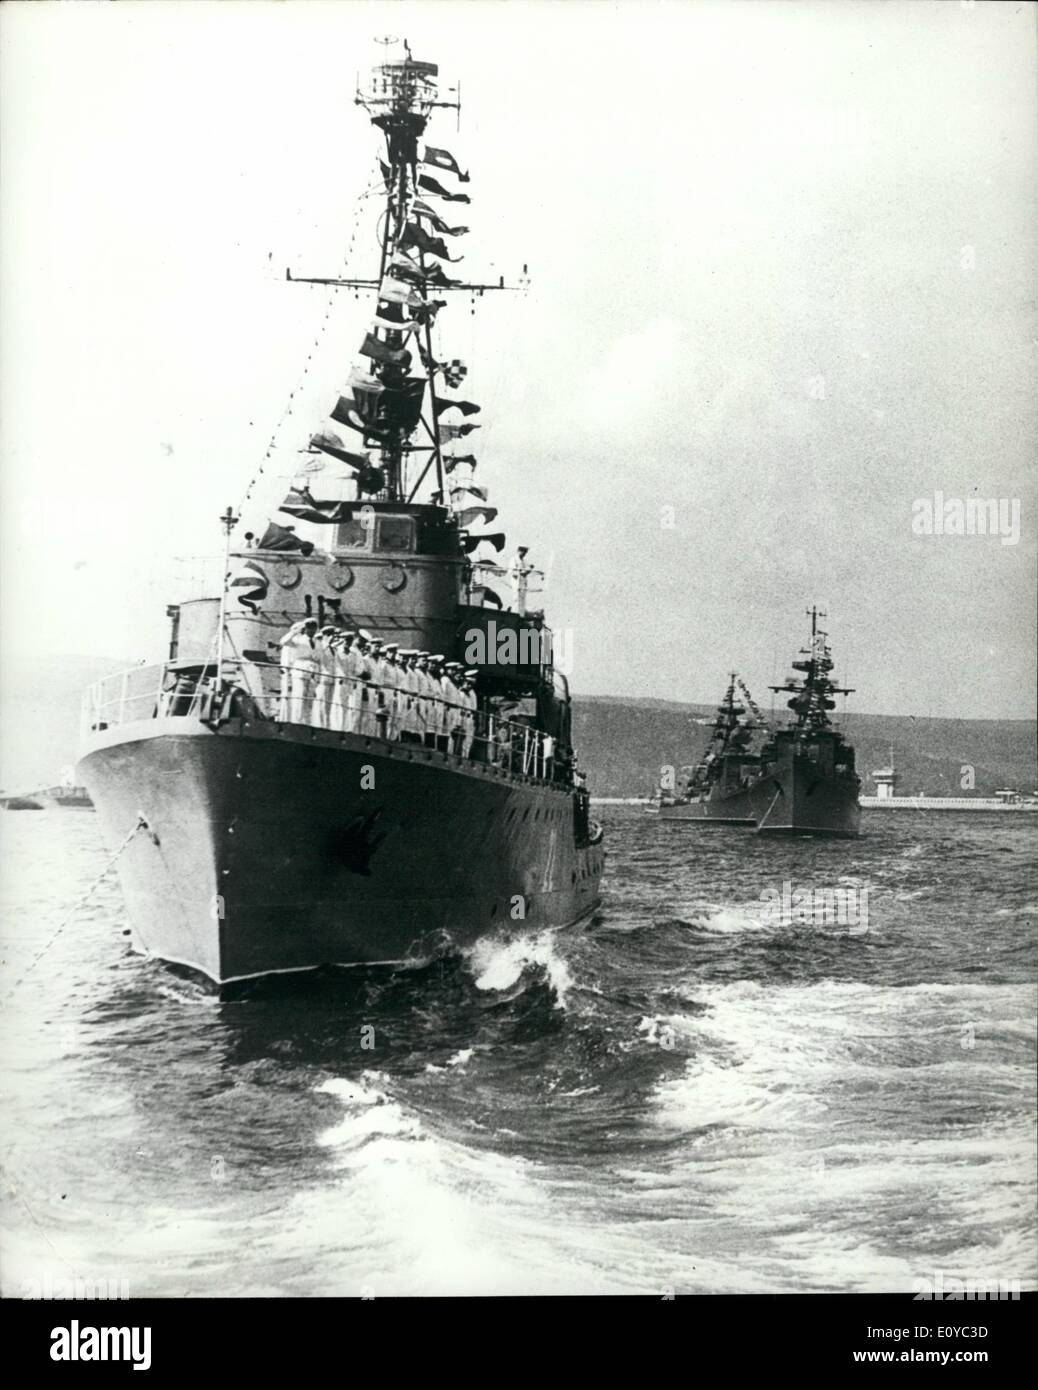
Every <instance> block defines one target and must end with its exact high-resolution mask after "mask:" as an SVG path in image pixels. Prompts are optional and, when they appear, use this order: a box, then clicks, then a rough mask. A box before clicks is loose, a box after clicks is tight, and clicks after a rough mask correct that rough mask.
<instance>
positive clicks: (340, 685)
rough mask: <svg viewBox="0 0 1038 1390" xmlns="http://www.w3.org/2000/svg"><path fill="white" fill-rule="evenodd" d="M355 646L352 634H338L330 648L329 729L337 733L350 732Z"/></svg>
mask: <svg viewBox="0 0 1038 1390" xmlns="http://www.w3.org/2000/svg"><path fill="white" fill-rule="evenodd" d="M352 646H353V633H352V632H336V634H335V636H334V637H333V638H332V640H331V643H330V647H331V653H332V677H333V679H332V698H331V701H330V703H329V706H328V727H329V729H335V730H336V732H337V733H340V734H341V733H346V732H347V731H348V727H349V725H348V721H349V701H350V692H351V687H352V681H351V679H350V649H351V648H352Z"/></svg>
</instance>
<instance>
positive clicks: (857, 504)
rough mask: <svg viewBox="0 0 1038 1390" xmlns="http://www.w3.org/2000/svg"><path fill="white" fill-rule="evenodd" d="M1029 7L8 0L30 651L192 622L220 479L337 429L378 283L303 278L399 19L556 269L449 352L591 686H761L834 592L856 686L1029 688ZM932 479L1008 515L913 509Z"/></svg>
mask: <svg viewBox="0 0 1038 1390" xmlns="http://www.w3.org/2000/svg"><path fill="white" fill-rule="evenodd" d="M1035 20H1036V9H1035V6H1034V5H1031V4H1020V5H1011V4H1006V5H992V4H969V3H966V4H961V3H956V0H939V2H937V3H928V2H927V0H908V2H906V0H886V2H885V3H879V0H808V2H807V3H797V2H796V0H764V3H753V0H746V3H738V4H736V3H731V0H722V3H710V2H709V0H701V2H697V0H683V2H682V3H673V4H652V3H648V0H628V2H627V3H623V2H622V3H618V4H600V3H595V2H594V0H567V3H558V0H553V2H552V3H546V4H542V3H532V2H531V3H528V2H527V0H509V3H503V0H448V3H436V0H431V2H430V0H423V3H421V4H412V3H409V0H400V3H396V4H390V5H384V4H379V3H365V0H351V2H349V3H336V0H319V3H314V4H311V3H306V0H288V3H261V2H260V0H255V2H254V0H238V2H237V3H235V4H233V5H226V4H223V5H210V4H208V3H196V2H195V0H184V3H179V0H178V2H176V3H172V2H171V3H162V0H159V2H158V3H151V4H140V3H128V2H127V0H118V3H115V4H104V5H94V4H91V3H83V4H77V5H74V6H69V5H62V4H57V3H47V0H44V3H40V4H28V3H9V4H4V5H3V6H0V132H2V134H0V189H2V202H0V306H2V317H0V397H2V411H0V461H2V467H0V503H2V512H0V518H2V519H0V567H2V568H0V603H2V613H0V620H2V621H0V660H2V661H3V662H4V663H8V664H10V665H12V666H15V667H17V665H18V663H20V662H23V661H25V660H26V659H27V658H30V657H35V656H39V655H46V656H56V655H61V654H66V653H76V654H91V655H97V656H105V657H112V658H117V659H123V658H125V659H128V660H133V661H136V660H139V659H142V658H146V659H161V656H162V655H163V652H164V646H165V640H166V628H167V623H166V618H165V605H166V604H167V603H168V602H170V601H175V600H176V599H177V598H181V597H187V596H189V586H190V583H191V580H192V578H193V575H194V572H196V571H198V570H200V569H204V568H205V566H204V565H203V564H202V562H201V561H199V562H198V563H197V564H196V563H195V562H194V560H193V559H192V558H191V557H212V556H214V555H217V554H218V553H219V550H220V545H221V533H220V528H219V525H218V521H217V518H218V516H219V513H220V512H222V511H223V509H224V508H225V507H226V506H227V505H228V504H230V505H232V506H234V507H235V508H236V509H237V508H238V507H239V506H240V505H241V503H242V500H243V497H244V495H245V492H246V489H247V487H248V486H249V484H250V480H251V479H252V478H253V476H254V475H255V474H256V471H257V469H258V468H260V466H261V465H264V466H265V467H266V474H265V475H263V476H262V477H261V479H260V482H259V483H258V484H257V485H256V486H255V487H254V489H253V492H252V493H251V494H250V497H251V499H252V500H253V501H255V500H256V499H257V498H258V497H260V496H261V495H269V494H270V489H271V488H273V489H274V491H275V492H277V491H278V490H279V489H280V486H281V481H280V479H281V475H282V473H284V471H285V470H286V469H287V470H288V472H289V473H290V472H291V471H292V465H293V462H294V460H295V459H296V458H297V451H298V450H299V449H300V448H301V447H303V445H304V444H305V443H306V440H307V439H308V438H309V435H310V434H311V433H312V432H313V431H314V430H316V429H319V428H321V427H322V426H323V425H324V424H325V416H326V413H327V411H328V410H329V409H330V408H331V406H332V404H333V402H334V400H335V396H336V394H337V391H338V389H339V387H341V385H342V384H343V381H344V378H345V374H346V371H347V369H348V367H349V365H350V362H351V360H352V358H353V356H354V355H355V349H356V347H357V346H358V345H359V343H360V340H361V338H362V336H363V333H364V331H365V330H366V327H367V325H368V322H369V320H370V314H371V305H370V302H369V301H365V300H364V299H358V298H356V297H355V296H354V295H353V294H351V293H346V292H340V293H338V294H336V293H329V292H327V291H325V290H322V289H311V288H307V287H302V286H296V285H289V284H287V283H286V281H285V279H284V272H285V268H286V267H291V268H292V269H293V271H294V273H296V274H300V275H302V274H311V275H313V274H318V275H320V274H336V273H342V271H343V267H344V265H345V266H346V268H347V271H348V272H349V273H352V274H355V275H359V276H363V275H368V274H371V273H373V268H374V267H375V265H376V264H377V262H376V242H375V220H374V219H375V213H376V210H377V209H376V202H377V200H375V199H372V198H370V197H369V198H364V197H363V196H362V195H363V194H365V193H366V192H367V191H368V190H370V188H371V174H372V170H373V169H374V167H375V160H376V159H377V156H378V153H379V142H378V140H377V139H376V132H375V131H374V130H373V129H372V127H371V126H370V125H369V123H368V121H367V118H366V116H365V114H364V112H363V111H362V110H361V109H360V108H358V107H357V106H355V104H354V101H353V97H354V92H355V82H356V74H357V73H358V72H362V71H364V70H366V69H367V68H368V67H369V66H370V65H371V64H372V63H373V62H374V61H377V60H378V58H379V57H380V56H381V55H384V52H385V50H384V49H379V47H378V45H377V44H376V43H375V40H376V39H377V38H380V37H387V36H395V37H398V38H400V37H405V36H406V37H407V38H408V39H409V41H410V44H411V48H412V51H413V52H414V54H415V56H416V57H419V58H425V59H428V60H431V61H434V62H437V63H439V65H440V68H441V73H443V74H444V77H445V80H446V81H447V82H449V83H453V82H454V81H455V80H457V81H460V84H461V97H462V111H461V115H460V127H459V124H458V121H457V120H456V118H455V116H454V113H441V114H439V115H438V116H436V117H435V118H434V120H433V122H432V123H431V125H430V128H429V131H428V135H429V139H430V141H431V142H432V143H434V144H438V145H441V146H446V147H447V148H448V149H450V150H452V151H453V152H454V153H455V154H456V155H457V157H458V159H459V160H460V162H461V164H462V166H463V167H468V168H470V169H471V175H472V181H471V183H470V184H469V185H467V190H468V191H469V192H470V193H471V194H472V199H473V201H472V205H471V207H466V208H464V214H465V216H464V219H463V220H464V221H465V222H466V223H467V224H468V225H470V226H471V228H472V231H471V234H470V235H469V237H467V238H466V239H465V245H464V251H465V262H464V265H463V269H464V271H465V273H466V274H467V275H469V276H470V277H472V278H482V277H483V276H494V277H496V276H497V275H498V274H504V275H506V276H507V277H508V278H509V279H510V280H514V278H516V277H517V276H518V275H519V274H520V272H521V271H522V267H523V266H524V265H528V266H529V273H530V288H529V290H528V291H527V292H526V293H524V294H501V295H487V296H485V297H484V298H483V299H481V300H479V301H478V302H477V304H476V305H475V306H474V307H475V309H476V312H475V314H473V313H472V312H470V307H471V306H470V304H469V301H468V299H467V298H463V297H461V296H458V297H457V298H456V300H455V302H453V303H452V305H451V307H450V308H449V309H448V310H447V311H445V312H444V313H443V314H441V316H440V339H439V347H440V351H439V355H440V356H447V357H451V356H458V357H462V358H464V359H465V360H466V361H467V362H468V364H469V367H470V373H469V377H468V378H467V380H466V383H465V388H466V389H465V392H464V394H465V395H466V396H468V397H469V398H470V399H473V400H476V401H478V402H480V403H481V405H482V407H483V410H482V414H481V416H480V417H479V418H480V420H481V421H482V428H481V430H480V431H479V432H478V433H477V434H476V435H475V436H474V437H473V439H474V442H475V443H476V445H477V448H476V452H477V454H478V456H479V468H478V473H477V480H478V481H479V482H481V483H483V484H484V485H486V486H487V487H488V488H489V489H490V501H491V502H492V503H493V505H495V506H496V507H498V508H499V511H500V517H499V522H496V523H495V526H497V525H498V524H500V526H501V528H502V529H504V530H505V531H506V532H507V534H508V540H509V550H511V549H512V548H513V547H514V546H515V545H516V544H525V545H528V546H529V547H530V555H531V559H532V560H533V561H534V562H535V563H539V564H541V565H542V566H544V567H545V568H546V569H547V571H548V588H547V593H546V595H545V604H546V608H547V613H548V618H549V621H550V622H551V623H552V625H553V626H554V627H555V628H556V630H558V631H561V632H562V633H563V634H564V637H565V641H566V643H567V645H568V648H569V649H570V650H571V652H572V674H571V686H572V688H573V690H574V692H575V693H577V694H580V693H584V694H609V695H622V696H648V697H655V698H661V699H672V700H687V701H703V702H713V701H715V700H716V699H718V698H719V697H720V695H721V694H722V693H723V689H724V686H725V683H726V678H727V672H728V671H729V670H730V669H732V668H734V669H737V670H738V671H739V672H740V673H741V674H742V675H743V676H744V678H745V679H746V680H747V681H748V683H749V684H750V687H751V689H753V690H754V692H755V693H758V698H761V696H762V695H763V693H764V688H765V687H766V686H767V684H768V683H769V682H771V681H773V680H777V679H781V678H782V677H783V676H784V675H785V673H786V666H787V663H788V660H789V659H790V658H791V657H792V656H793V655H794V654H795V651H796V649H797V648H798V647H799V646H801V645H802V643H803V640H804V638H805V635H806V622H807V620H806V618H805V609H806V608H808V607H809V606H810V605H811V604H812V603H817V604H818V605H819V606H820V607H821V608H823V609H824V610H825V612H826V614H827V615H828V616H827V626H828V629H829V632H830V634H831V639H832V644H833V649H834V655H835V658H836V664H837V674H838V675H839V676H840V677H841V678H842V679H844V680H845V681H847V682H848V683H849V684H850V685H852V686H853V687H854V688H855V691H856V693H855V695H854V697H853V703H852V706H851V707H852V708H857V709H860V710H863V711H868V712H872V713H880V714H918V715H932V716H951V717H964V718H965V717H971V718H982V717H991V718H1018V717H1019V718H1026V717H1032V716H1033V714H1034V705H1035V676H1034V651H1035V608H1034V579H1035V554H1036V544H1035V542H1036V530H1035V503H1036V497H1035V487H1034V481H1035V472H1034V460H1035V456H1036V440H1038V409H1036V393H1035V366H1036V358H1038V308H1036V302H1035V285H1036V275H1035V271H1036V258H1038V236H1036V226H1035V221H1036V214H1035V209H1036V206H1038V200H1036V193H1038V187H1036V185H1038V159H1036V154H1038V148H1036V146H1038V101H1036V67H1035V63H1034V44H1035ZM272 437H273V438H274V440H275V445H274V449H273V451H272V457H271V459H270V460H266V459H265V454H266V453H267V450H268V443H269V441H270V440H271V438H272ZM264 489H265V491H264ZM938 492H939V493H941V494H942V495H943V497H944V498H946V499H949V498H950V499H961V500H965V499H967V498H981V499H1001V500H1002V501H1003V502H1004V504H1005V505H1006V507H1007V508H1008V509H1009V511H1010V512H1011V510H1012V507H1013V506H1014V505H1016V506H1017V507H1018V508H1019V511H1018V516H1019V533H1018V537H1017V539H1016V541H1015V543H1012V544H1003V541H1002V537H1000V536H998V535H965V536H956V535H938V534H915V533H914V532H913V526H912V520H913V515H914V507H916V508H917V506H918V504H919V503H920V501H921V500H923V499H933V498H934V494H935V493H938ZM1007 514H1008V513H1007ZM1009 539H1012V537H1009ZM185 557H187V561H188V562H187V563H185ZM210 572H211V567H210ZM761 702H762V703H764V700H763V699H762V700H761Z"/></svg>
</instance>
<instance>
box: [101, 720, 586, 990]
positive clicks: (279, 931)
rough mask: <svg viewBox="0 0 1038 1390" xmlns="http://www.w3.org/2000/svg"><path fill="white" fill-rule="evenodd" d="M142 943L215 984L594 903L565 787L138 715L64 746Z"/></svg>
mask: <svg viewBox="0 0 1038 1390" xmlns="http://www.w3.org/2000/svg"><path fill="white" fill-rule="evenodd" d="M79 770H80V774H81V779H82V781H83V782H84V783H85V785H86V786H87V788H88V789H89V791H90V794H91V796H92V798H93V800H94V803H95V805H96V807H97V810H98V814H99V817H100V820H101V824H102V830H103V833H104V835H105V837H106V839H107V841H108V842H109V844H110V845H111V846H112V848H113V850H114V849H115V848H117V847H118V846H119V844H120V843H121V842H122V841H123V840H124V839H125V837H126V836H127V835H128V833H129V832H130V830H132V828H133V826H134V824H135V823H136V822H137V820H138V817H143V818H144V821H145V822H146V825H145V826H144V827H142V829H141V830H140V832H139V833H138V834H136V835H134V836H133V837H132V839H131V841H130V843H129V844H128V845H127V846H126V848H125V850H124V851H123V852H122V853H121V855H120V856H119V861H118V866H119V873H120V877H121V881H122V887H123V892H124V895H125V900H126V904H127V908H128V912H129V916H130V920H131V924H132V926H133V928H134V932H135V936H136V938H137V941H138V944H139V945H140V947H141V948H142V949H143V950H144V951H146V952H147V953H149V954H151V955H154V956H157V957H159V958H161V959H163V960H165V961H169V962H172V963H174V964H177V965H181V966H185V967H188V968H189V969H191V970H193V971H196V972H198V973H200V974H201V975H203V976H205V977H206V978H207V979H208V980H210V981H212V982H213V983H214V984H215V985H217V986H218V987H220V988H221V989H225V988H226V987H228V986H232V985H235V984H239V983H241V982H243V981H246V980H251V979H255V978H257V977H262V976H268V975H277V974H285V973H294V972H300V971H307V970H315V969H319V968H321V967H323V966H350V965H365V964H375V963H390V962H394V963H395V962H406V961H414V960H421V959H425V958H428V956H429V955H430V954H433V953H434V952H436V951H437V950H439V949H443V948H444V947H456V948H463V947H465V946H467V945H469V944H471V943H472V942H474V941H475V940H477V939H478V938H479V937H481V936H484V935H488V934H491V933H499V932H501V931H502V930H504V931H510V932H519V931H529V930H531V929H533V930H537V929H540V928H543V927H554V926H563V925H567V924H569V923H572V922H575V921H578V920H580V919H581V918H583V917H585V916H587V915H588V914H589V913H590V912H591V911H593V909H594V907H595V906H596V904H597V903H598V900H599V892H598V889H599V882H600V878H601V872H602V865H603V858H604V855H603V851H602V849H601V846H600V844H598V843H591V844H579V843H578V842H577V839H576V834H575V822H574V805H573V797H572V794H571V793H570V792H568V791H567V790H566V789H564V788H562V787H558V786H553V785H550V784H548V783H545V782H543V781H535V780H533V779H530V778H521V777H515V776H512V775H510V774H506V773H505V772H503V771H501V770H499V769H495V768H490V767H486V766H485V765H483V764H479V763H474V762H469V761H467V760H464V759H462V758H459V757H456V756H454V755H452V754H448V753H441V752H438V751H435V750H431V749H423V748H418V747H412V746H411V745H406V744H399V743H388V742H386V741H384V740H380V739H368V738H363V737H360V736H358V735H353V734H340V733H335V732H331V731H324V730H316V729H314V730H311V729H308V728H304V727H298V726H292V725H273V726H271V725H270V724H268V723H261V722H258V721H257V722H251V721H245V720H231V721H228V722H227V723H225V724H221V725H219V726H216V727H213V726H210V725H208V724H205V723H202V722H200V721H198V720H195V719H192V718H166V719H160V720H154V719H152V720H148V721H144V722H142V723H141V724H137V725H132V724H131V725H122V726H120V727H119V728H118V729H115V730H111V731H108V732H107V733H101V734H99V735H98V736H97V741H96V744H95V746H94V747H92V748H91V749H90V751H88V752H87V753H86V754H85V755H84V757H83V759H82V761H81V763H80V768H79Z"/></svg>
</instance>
